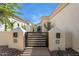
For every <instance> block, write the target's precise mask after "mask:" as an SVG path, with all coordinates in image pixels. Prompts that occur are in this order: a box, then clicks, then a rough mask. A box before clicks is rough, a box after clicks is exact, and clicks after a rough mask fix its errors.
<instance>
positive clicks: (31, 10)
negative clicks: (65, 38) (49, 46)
mask: <svg viewBox="0 0 79 59" xmlns="http://www.w3.org/2000/svg"><path fill="white" fill-rule="evenodd" d="M19 5H20V6H21V7H22V8H21V9H20V10H18V11H19V12H21V13H23V14H22V15H18V16H20V17H21V18H22V19H24V20H28V21H31V22H32V23H34V24H37V23H39V22H40V17H41V16H49V15H50V14H51V12H53V10H54V9H55V8H56V7H57V5H58V4H57V3H20V4H19Z"/></svg>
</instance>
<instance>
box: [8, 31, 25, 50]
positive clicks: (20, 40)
mask: <svg viewBox="0 0 79 59" xmlns="http://www.w3.org/2000/svg"><path fill="white" fill-rule="evenodd" d="M17 33H18V37H17V38H14V37H13V32H11V34H12V35H11V36H10V39H9V44H8V46H9V48H16V49H19V50H23V49H24V47H25V42H24V36H23V32H17ZM14 39H17V43H14Z"/></svg>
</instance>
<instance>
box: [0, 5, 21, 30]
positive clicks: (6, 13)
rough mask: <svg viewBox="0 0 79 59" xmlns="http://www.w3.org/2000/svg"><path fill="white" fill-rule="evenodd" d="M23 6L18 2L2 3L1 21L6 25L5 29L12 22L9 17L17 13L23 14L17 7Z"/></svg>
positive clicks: (0, 9)
mask: <svg viewBox="0 0 79 59" xmlns="http://www.w3.org/2000/svg"><path fill="white" fill-rule="evenodd" d="M20 8H21V7H20V6H19V5H18V4H16V3H5V4H1V5H0V23H1V24H4V25H5V31H6V30H7V28H8V26H9V25H10V24H11V22H10V20H9V18H10V17H11V16H13V15H15V14H21V13H20V12H17V9H20Z"/></svg>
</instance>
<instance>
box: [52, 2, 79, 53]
mask: <svg viewBox="0 0 79 59" xmlns="http://www.w3.org/2000/svg"><path fill="white" fill-rule="evenodd" d="M51 21H52V23H55V26H56V27H58V28H59V29H61V30H64V31H68V32H71V33H72V48H73V49H74V50H76V51H78V52H79V46H78V45H79V4H75V3H74V4H69V5H67V6H66V7H65V8H64V9H63V10H61V11H60V12H59V13H58V14H57V15H56V16H54V17H53V18H52V19H51ZM69 42H71V41H69Z"/></svg>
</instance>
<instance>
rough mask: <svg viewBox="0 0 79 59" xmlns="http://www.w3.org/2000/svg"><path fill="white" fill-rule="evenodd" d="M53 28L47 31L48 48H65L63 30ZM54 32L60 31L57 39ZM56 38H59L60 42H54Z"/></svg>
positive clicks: (51, 49) (52, 49)
mask: <svg viewBox="0 0 79 59" xmlns="http://www.w3.org/2000/svg"><path fill="white" fill-rule="evenodd" d="M53 29H54V28H53ZM53 29H51V30H50V31H49V50H50V51H54V50H58V48H60V50H65V32H63V31H56V30H53ZM56 33H60V38H59V39H58V38H56ZM56 40H60V43H59V44H56Z"/></svg>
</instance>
